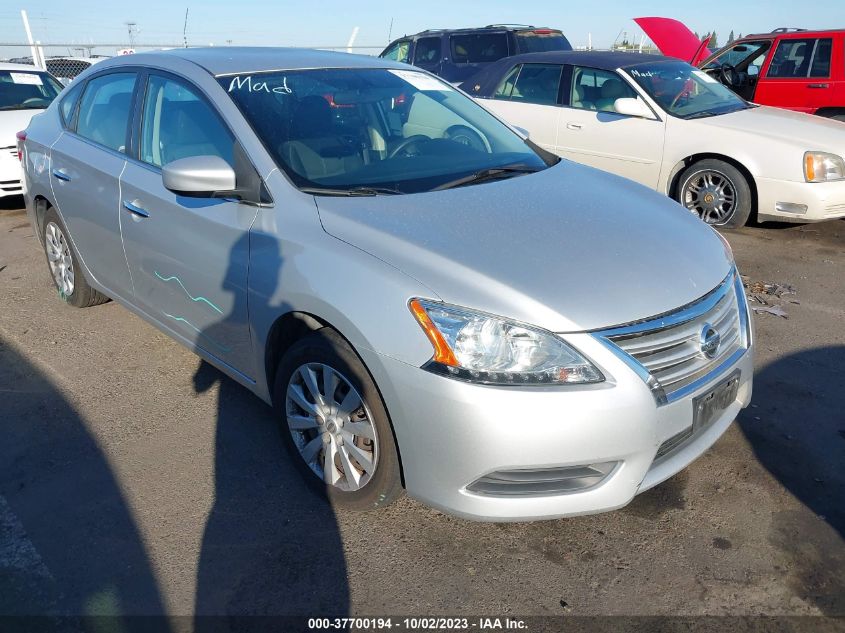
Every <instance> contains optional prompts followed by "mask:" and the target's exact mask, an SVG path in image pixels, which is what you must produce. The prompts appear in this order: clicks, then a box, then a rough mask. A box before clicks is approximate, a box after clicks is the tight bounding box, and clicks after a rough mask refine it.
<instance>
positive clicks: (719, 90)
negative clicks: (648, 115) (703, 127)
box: [626, 62, 752, 119]
mask: <svg viewBox="0 0 845 633" xmlns="http://www.w3.org/2000/svg"><path fill="white" fill-rule="evenodd" d="M626 71H627V73H628V74H629V75H630V76H631V77H632V78H633V79H634V81H636V82H637V83H638V84H639V86H640V87H641V88H642V89H643V90H645V92H646V93H647V94H648V96H650V97H651V98H652V99H654V100H655V101H656V102H657V103H658V105H659V106H660V107H661V108H663V109H664V110H665V111H666V112H668V113H669V114H671V115H673V116H676V117H679V118H681V119H691V118H699V117H704V116H715V115H717V114H727V113H728V112H736V111H737V110H744V109H746V108H750V107H752V106H751V105H750V104H749V103H747V102H746V101H743V100H742V99H741V98H740V97H738V96H737V95H736V94H735V93H734V92H733V91H731V90H730V89H729V88H726V87H725V86H723V85H722V84H721V83H719V82H718V81H717V80H716V79H714V78H713V77H711V76H710V75H708V74H707V73H705V72H704V71H701V70H698V69H696V68H693V67H692V66H690V65H689V64H687V63H685V62H656V63H648V64H638V65H637V66H631V67H629V68H627V69H626Z"/></svg>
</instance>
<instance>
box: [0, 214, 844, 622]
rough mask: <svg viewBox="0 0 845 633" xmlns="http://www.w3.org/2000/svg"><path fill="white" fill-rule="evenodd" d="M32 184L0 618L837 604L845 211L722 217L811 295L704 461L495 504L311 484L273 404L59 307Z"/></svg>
mask: <svg viewBox="0 0 845 633" xmlns="http://www.w3.org/2000/svg"><path fill="white" fill-rule="evenodd" d="M19 204H20V200H19V199H18V200H17V201H14V200H12V201H9V200H6V201H0V614H2V615H10V614H11V615H27V614H42V615H43V614H50V615H63V614H71V615H79V614H85V615H91V614H105V615H109V614H133V615H138V614H150V615H155V614H161V613H167V614H169V615H181V616H194V615H196V614H202V615H228V616H237V615H292V614H299V615H307V616H320V615H328V614H356V615H365V614H369V615H394V616H395V615H401V614H416V615H432V614H451V615H461V614H466V615H470V614H491V615H497V616H507V615H514V616H531V615H533V616H543V615H555V616H557V615H563V614H565V615H570V616H578V615H587V616H593V615H620V616H634V615H658V616H659V615H684V616H701V615H713V616H724V615H733V616H736V615H751V616H753V615H767V616H788V615H795V616H807V615H834V616H836V615H838V616H843V615H845V545H843V537H844V536H845V508H844V507H843V505H844V504H843V501H845V472H844V471H843V468H842V466H843V464H845V411H844V410H845V407H844V406H843V395H845V249H843V247H844V246H845V222H842V221H833V222H827V223H823V224H816V225H806V226H788V225H765V226H762V227H753V228H745V229H742V230H739V231H734V232H726V233H725V235H726V237H727V238H728V240H729V241H730V242H731V244H732V246H733V248H734V252H735V255H736V259H737V262H738V265H739V268H740V271H741V273H742V274H743V275H745V276H746V278H747V280H748V282H749V283H750V284H753V283H754V282H771V283H776V284H782V285H791V286H792V287H793V288H794V289H795V291H796V292H795V294H784V295H783V296H782V297H780V298H777V297H775V296H772V295H761V296H762V298H763V299H764V300H766V301H769V303H772V304H775V305H779V306H781V307H782V309H783V310H784V311H785V312H786V314H787V317H788V318H783V317H780V316H775V315H772V314H758V315H757V316H756V318H755V322H756V337H757V338H756V341H757V347H756V349H757V353H756V362H755V365H756V377H755V386H754V399H753V404H752V405H751V406H750V407H749V408H748V409H746V410H745V411H744V412H743V413H742V414H741V415H740V417H739V419H738V420H737V422H736V423H735V424H734V425H732V427H731V428H730V429H729V430H728V432H727V433H726V434H725V435H724V436H723V438H722V439H721V440H719V441H718V442H717V443H716V445H715V446H714V447H713V448H712V449H711V450H709V451H708V452H707V453H706V454H705V455H703V456H702V457H701V458H700V459H699V460H697V461H696V462H695V463H693V464H692V465H691V466H690V467H689V468H687V469H686V470H685V471H683V472H681V473H679V474H678V475H676V476H675V477H673V478H671V479H670V480H668V481H667V482H665V483H664V484H662V485H660V486H659V487H657V488H655V489H653V490H651V491H649V492H647V493H645V494H642V495H640V496H639V497H637V498H636V499H635V500H634V501H633V502H632V503H631V504H630V505H629V506H628V507H626V508H624V509H622V510H619V511H616V512H612V513H607V514H600V515H594V516H586V517H580V518H574V519H563V520H556V521H545V522H536V523H512V524H481V523H472V522H468V521H465V520H462V519H457V518H453V517H450V516H447V515H444V514H441V513H440V512H437V511H434V510H431V509H429V508H427V507H425V506H423V505H421V504H419V503H417V502H415V501H413V500H410V499H407V498H405V499H403V500H401V501H400V502H398V503H396V504H394V505H392V506H391V507H389V508H388V509H386V510H384V511H382V512H379V513H377V514H351V513H346V512H335V511H334V510H333V509H332V508H331V507H329V506H328V505H327V504H325V503H323V502H321V501H319V500H317V499H315V498H314V497H313V496H312V494H311V493H310V492H309V491H308V490H307V489H306V487H305V486H304V485H303V484H302V482H301V480H300V476H299V474H298V472H297V471H296V470H295V469H294V468H293V467H292V465H291V464H289V463H287V462H286V461H285V459H284V455H285V454H284V452H283V446H282V445H281V441H280V436H279V433H278V429H277V425H276V421H275V420H274V419H273V417H272V415H271V411H270V410H269V408H268V407H266V405H264V404H263V403H262V402H261V401H259V400H258V399H257V398H255V397H254V396H252V395H251V394H250V393H249V392H247V391H246V390H245V389H243V388H241V387H240V386H238V385H236V384H235V383H233V382H232V381H231V380H229V379H227V378H225V377H223V376H222V375H221V374H220V373H219V372H217V371H216V370H215V369H213V368H211V367H210V366H208V365H205V364H203V363H201V362H200V361H199V360H198V358H197V357H196V356H194V355H193V354H192V353H191V352H190V351H188V350H187V349H184V348H183V347H181V346H180V345H179V344H177V343H176V342H174V341H172V340H170V339H169V338H167V337H166V336H164V335H163V334H161V333H159V332H158V331H157V330H155V329H154V328H152V327H151V326H149V325H148V324H146V323H145V322H143V321H142V320H140V319H138V318H137V317H135V316H133V315H132V314H130V313H129V312H128V311H127V310H125V309H124V308H122V307H121V306H119V305H117V304H115V303H108V304H106V305H103V306H99V307H95V308H89V309H84V310H76V309H73V308H69V307H67V306H65V305H63V304H62V302H61V301H60V300H59V299H58V298H57V296H56V292H55V291H54V289H53V286H52V283H51V280H50V276H49V274H48V270H47V265H46V260H45V257H44V255H43V252H42V251H41V249H40V247H39V242H38V239H37V237H36V236H35V235H34V233H33V230H32V228H31V227H30V225H29V223H28V222H27V219H26V217H25V215H24V212H23V210H21V209H18V208H16V206H19ZM761 287H762V286H757V288H758V289H759V288H761ZM755 306H757V307H765V306H763V304H755ZM805 622H811V620H805ZM0 629H2V621H0Z"/></svg>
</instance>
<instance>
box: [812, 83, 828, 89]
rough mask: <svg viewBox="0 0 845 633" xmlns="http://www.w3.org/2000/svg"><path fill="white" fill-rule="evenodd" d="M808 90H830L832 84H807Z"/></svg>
mask: <svg viewBox="0 0 845 633" xmlns="http://www.w3.org/2000/svg"><path fill="white" fill-rule="evenodd" d="M807 87H808V88H830V84H807Z"/></svg>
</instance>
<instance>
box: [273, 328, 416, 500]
mask: <svg viewBox="0 0 845 633" xmlns="http://www.w3.org/2000/svg"><path fill="white" fill-rule="evenodd" d="M309 370H310V373H311V376H312V378H313V381H312V383H311V384H312V387H316V388H317V391H318V393H319V395H320V398H321V399H322V403H320V402H318V399H317V397H316V396H314V395H313V391H311V388H309V387H308V381H307V380H306V374H308V373H309ZM327 370H329V371H331V372H334V378H335V382H334V383H330V384H334V388H333V389H332V388H331V387H329V388H328V389H327V384H326V382H325V380H326V372H327ZM352 389H354V390H355V392H356V394H357V396H359V397H360V400H357V399H356V397H355V395H356V394H352ZM329 390H331V392H332V393H331V398H328V397H327V394H326V392H328V391H329ZM347 396H348V397H349V401H348V403H347ZM302 398H304V399H305V401H304V402H303V400H302ZM356 400H357V402H359V403H360V406H357V407H355V408H352V411H351V413H348V414H347V412H346V411H343V410H342V409H341V407H344V405H346V406H345V407H344V408H347V409H348V408H351V407H354V404H355V402H356ZM329 403H331V404H329ZM327 404H329V406H326V405H327ZM303 405H306V406H303ZM332 407H334V408H332ZM273 408H274V409H275V411H276V415H277V417H278V420H279V426H280V429H281V432H282V436H283V438H284V442H285V445H286V446H287V448H288V451H289V452H290V455H291V458H292V459H293V460H294V462H295V463H296V464H297V467H298V468H299V470H300V472H301V473H302V475H303V477H304V478H305V481H306V483H307V484H308V485H309V486H310V487H312V488H313V489H314V490H315V491H317V492H318V493H320V494H321V495H323V496H326V497H328V499H329V500H330V502H331V503H332V504H333V505H335V506H337V507H340V508H344V509H348V510H354V511H366V510H375V509H377V508H381V507H384V506H386V505H388V504H390V503H391V502H393V501H394V500H396V499H397V498H398V497H400V496H401V495H402V494H403V492H404V491H403V488H402V480H401V470H400V465H399V455H398V453H397V450H396V443H395V440H394V437H393V429H392V427H391V425H390V420H389V418H388V415H387V411H386V409H385V407H384V403H383V402H382V400H381V396H380V395H379V391H378V389H377V388H376V385H375V383H374V382H373V380H372V378H371V377H370V375H369V372H368V371H367V369H366V367H364V364H363V363H362V362H361V360H360V359H359V358H358V356H357V355H356V354H355V352H354V351H353V350H352V348H351V347H350V346H349V344H348V343H347V342H346V341H345V340H344V339H343V337H341V336H340V335H339V334H338V333H337V332H335V331H334V330H332V329H330V328H323V329H321V330H318V331H316V332H314V333H312V334H309V335H308V336H306V337H304V338H302V339H300V340H299V341H297V342H296V343H294V344H293V345H292V346H291V348H290V349H289V350H288V351H287V353H286V354H285V355H284V357H282V359H281V361H280V362H279V368H278V371H277V372H276V379H275V383H274V387H273ZM352 424H354V425H355V429H356V433H355V434H353V433H352V432H351V428H352V427H351V425H352ZM292 425H293V426H292ZM359 432H360V435H359V434H358V433H359ZM350 439H351V440H352V441H351V442H350ZM350 446H351V448H350ZM327 451H331V453H329V452H327ZM312 454H313V458H310V456H311V455H312ZM328 455H333V460H332V463H333V466H334V468H330V469H326V468H325V465H326V459H325V458H326V457H327V456H328ZM366 458H368V459H369V461H368V459H366ZM366 464H369V465H370V466H369V467H367V466H366ZM326 472H328V475H326ZM348 472H351V473H352V475H351V476H350V475H349V474H348ZM356 486H359V487H356Z"/></svg>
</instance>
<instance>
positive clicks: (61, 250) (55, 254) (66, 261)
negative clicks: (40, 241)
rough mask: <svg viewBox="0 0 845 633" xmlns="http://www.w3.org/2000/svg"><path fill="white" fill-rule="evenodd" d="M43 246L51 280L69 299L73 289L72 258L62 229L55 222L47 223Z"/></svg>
mask: <svg viewBox="0 0 845 633" xmlns="http://www.w3.org/2000/svg"><path fill="white" fill-rule="evenodd" d="M44 246H45V248H46V250H47V263H49V264H50V272H52V273H53V280H54V281H55V282H56V287H57V288H58V289H59V293H60V294H61V295H62V296H63V297H69V296H70V295H72V294H73V289H74V283H73V281H74V272H73V257H71V254H70V245H68V243H67V239H65V235H64V233H62V229H61V228H59V226H58V225H57V224H56V223H55V222H48V223H47V228H46V229H45V231H44Z"/></svg>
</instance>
